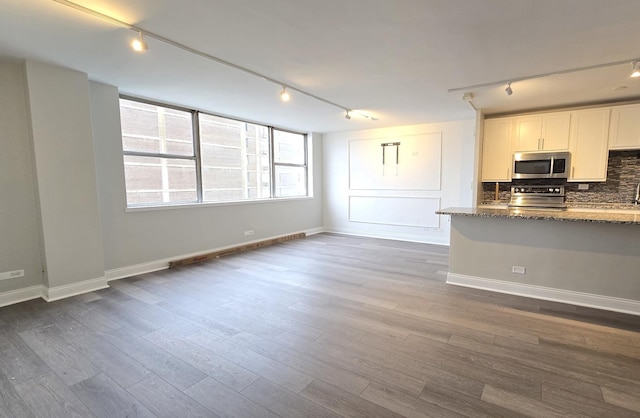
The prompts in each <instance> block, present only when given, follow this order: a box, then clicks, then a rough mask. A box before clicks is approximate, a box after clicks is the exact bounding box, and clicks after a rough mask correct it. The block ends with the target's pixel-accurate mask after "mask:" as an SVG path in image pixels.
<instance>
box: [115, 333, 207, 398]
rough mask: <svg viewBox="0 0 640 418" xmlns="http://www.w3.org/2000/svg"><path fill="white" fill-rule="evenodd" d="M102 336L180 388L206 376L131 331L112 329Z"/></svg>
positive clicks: (182, 388)
mask: <svg viewBox="0 0 640 418" xmlns="http://www.w3.org/2000/svg"><path fill="white" fill-rule="evenodd" d="M102 338H104V339H105V340H106V341H107V342H109V343H111V344H112V345H114V346H116V347H118V348H119V349H120V350H122V351H124V352H125V353H127V355H129V356H130V357H131V358H133V359H134V360H136V361H137V362H139V363H140V364H142V365H143V366H144V367H145V368H147V369H148V370H150V371H152V372H154V373H155V374H157V375H158V376H160V377H161V378H163V379H165V380H167V381H168V382H171V383H172V384H173V385H174V386H175V387H176V388H178V389H180V390H184V389H186V388H188V387H190V386H191V385H193V384H194V383H197V382H199V381H201V380H202V379H204V378H205V377H206V374H204V373H202V372H201V371H199V370H197V369H196V368H194V367H192V366H190V365H189V364H187V363H185V362H184V361H182V360H180V359H179V358H177V357H175V356H173V355H171V354H169V353H168V352H166V351H165V350H162V349H161V348H159V347H157V346H156V345H155V344H153V343H151V342H149V341H147V340H145V339H144V338H142V337H139V336H138V335H136V334H134V333H133V332H131V331H128V330H125V329H118V330H113V331H110V332H109V333H107V334H103V335H102Z"/></svg>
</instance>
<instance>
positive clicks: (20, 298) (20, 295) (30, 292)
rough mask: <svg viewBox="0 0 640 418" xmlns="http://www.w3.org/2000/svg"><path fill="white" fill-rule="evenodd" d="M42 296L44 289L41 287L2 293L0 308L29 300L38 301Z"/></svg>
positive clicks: (0, 294)
mask: <svg viewBox="0 0 640 418" xmlns="http://www.w3.org/2000/svg"><path fill="white" fill-rule="evenodd" d="M42 294H43V287H42V286H40V285H38V286H30V287H25V288H24V289H17V290H10V291H8V292H3V293H0V307H2V306H8V305H13V304H14V303H20V302H25V301H27V300H32V299H38V298H39V297H42Z"/></svg>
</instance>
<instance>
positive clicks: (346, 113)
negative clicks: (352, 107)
mask: <svg viewBox="0 0 640 418" xmlns="http://www.w3.org/2000/svg"><path fill="white" fill-rule="evenodd" d="M344 111H345V114H344V118H345V119H347V120H350V119H351V115H350V114H349V110H348V109H345V110H344Z"/></svg>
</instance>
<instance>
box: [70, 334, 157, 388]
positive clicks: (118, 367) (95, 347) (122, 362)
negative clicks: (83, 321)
mask: <svg viewBox="0 0 640 418" xmlns="http://www.w3.org/2000/svg"><path fill="white" fill-rule="evenodd" d="M62 338H64V340H65V341H67V342H68V343H69V344H71V345H73V346H74V347H76V348H77V350H78V351H79V352H80V353H81V354H82V355H84V357H86V358H87V359H88V360H89V361H91V363H92V364H93V365H95V366H96V367H97V368H99V369H100V370H101V371H102V372H103V373H104V374H106V375H107V376H108V377H109V378H111V379H112V380H113V381H115V382H116V383H117V384H118V385H120V386H122V387H124V388H127V387H129V386H131V385H133V384H135V383H138V382H139V381H141V380H143V379H146V378H147V377H149V374H150V372H149V371H148V370H147V369H145V368H144V366H142V364H140V363H139V362H138V361H136V360H134V359H133V358H132V357H131V356H129V355H127V354H126V353H125V352H124V351H122V350H120V349H119V348H117V347H115V346H114V345H112V344H111V343H109V342H107V341H106V340H105V339H104V338H102V337H101V336H100V334H96V333H93V332H91V331H89V330H87V329H85V328H84V327H82V328H75V329H73V330H70V331H67V332H64V333H63V334H62Z"/></svg>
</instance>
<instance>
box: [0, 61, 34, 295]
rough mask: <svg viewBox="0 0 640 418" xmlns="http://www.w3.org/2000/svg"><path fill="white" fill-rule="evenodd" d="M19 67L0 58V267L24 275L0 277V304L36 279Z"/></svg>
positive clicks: (29, 159) (25, 120)
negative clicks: (19, 271)
mask: <svg viewBox="0 0 640 418" xmlns="http://www.w3.org/2000/svg"><path fill="white" fill-rule="evenodd" d="M24 72H25V70H24V63H21V62H17V61H8V60H4V59H0V91H2V93H1V94H0V237H1V239H0V272H7V271H14V270H24V274H25V275H24V277H20V278H15V279H9V280H2V281H0V306H2V305H3V304H5V303H4V302H3V301H5V300H6V301H7V302H10V301H15V300H20V299H23V298H29V294H26V295H20V294H18V293H19V292H18V293H15V291H17V290H19V289H27V288H30V287H33V286H37V287H39V286H40V285H41V284H42V263H41V260H40V239H39V233H38V229H39V228H38V224H39V221H38V212H37V209H36V191H35V183H34V181H35V180H34V176H33V161H32V157H31V145H30V142H31V139H30V134H29V120H28V112H27V99H26V96H25V88H24V86H25V79H24ZM38 292H39V290H36V292H35V294H36V295H37V294H38ZM3 295H11V296H8V297H4V298H3Z"/></svg>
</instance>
